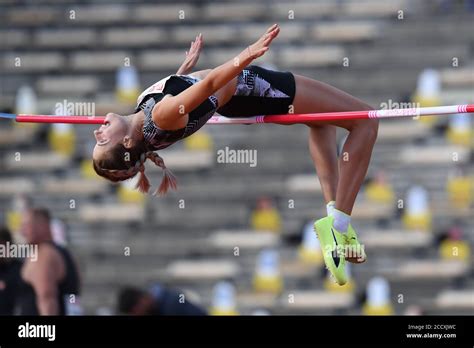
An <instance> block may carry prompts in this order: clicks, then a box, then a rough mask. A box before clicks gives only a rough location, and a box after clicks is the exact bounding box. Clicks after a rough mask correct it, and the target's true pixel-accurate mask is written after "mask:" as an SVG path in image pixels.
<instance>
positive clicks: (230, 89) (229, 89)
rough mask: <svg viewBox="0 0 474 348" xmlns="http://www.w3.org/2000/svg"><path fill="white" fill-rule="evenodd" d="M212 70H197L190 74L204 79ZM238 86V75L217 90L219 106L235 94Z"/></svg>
mask: <svg viewBox="0 0 474 348" xmlns="http://www.w3.org/2000/svg"><path fill="white" fill-rule="evenodd" d="M211 71H212V70H211V69H206V70H199V71H195V72H193V73H192V74H188V75H189V76H193V77H197V78H198V79H200V80H202V79H204V78H205V77H206V76H207V75H208V74H209V73H210V72H211ZM236 88H237V77H234V78H233V79H232V80H231V81H229V82H228V83H227V84H226V85H225V86H224V87H222V88H221V89H219V90H217V91H216V92H215V93H214V95H215V96H216V98H217V100H218V101H219V107H222V106H223V105H225V104H226V103H227V102H228V101H229V100H230V99H231V98H232V96H233V95H234V93H235V89H236Z"/></svg>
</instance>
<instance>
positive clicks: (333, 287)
mask: <svg viewBox="0 0 474 348" xmlns="http://www.w3.org/2000/svg"><path fill="white" fill-rule="evenodd" d="M324 288H325V289H326V290H327V291H330V292H353V291H354V289H355V282H354V280H353V279H349V280H348V281H347V283H346V284H344V285H342V286H341V285H338V284H336V283H335V282H334V280H333V279H331V278H330V276H329V275H328V276H327V277H326V279H324Z"/></svg>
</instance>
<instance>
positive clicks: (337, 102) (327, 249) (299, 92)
mask: <svg viewBox="0 0 474 348" xmlns="http://www.w3.org/2000/svg"><path fill="white" fill-rule="evenodd" d="M279 32H280V28H279V26H278V25H277V24H274V25H273V26H271V27H270V28H269V29H268V30H267V31H266V32H265V33H264V34H263V35H262V36H261V37H260V38H259V39H258V40H257V41H256V42H255V43H254V44H252V45H250V46H248V47H246V48H245V49H244V50H243V51H242V52H241V53H240V54H239V55H238V56H236V57H235V58H233V59H231V60H229V61H228V62H226V63H224V64H222V65H220V66H218V67H217V68H214V69H212V70H211V69H208V70H201V71H196V72H194V73H192V74H190V73H189V72H190V70H191V69H192V67H193V66H194V64H195V63H196V61H197V59H198V57H199V52H200V50H201V47H202V36H201V35H199V36H198V37H197V38H196V41H195V42H193V43H192V44H191V49H190V51H189V53H187V57H186V60H185V63H183V65H182V67H181V68H180V69H179V70H178V72H177V74H175V75H170V76H168V77H166V78H164V79H162V80H160V81H158V82H157V83H155V84H154V85H152V86H150V87H149V88H147V89H146V90H145V91H144V92H143V93H142V94H141V95H140V96H139V97H138V104H137V108H136V112H135V113H134V114H132V115H128V116H126V117H124V116H120V115H117V114H113V113H109V114H107V116H106V118H105V122H104V124H103V125H101V127H100V128H99V129H97V130H95V131H94V136H95V138H96V140H97V144H96V146H95V147H94V151H93V166H94V169H95V171H96V172H97V174H98V175H100V176H102V177H104V178H106V179H108V180H110V181H113V182H118V181H123V180H126V179H129V178H131V177H134V176H135V175H137V174H139V175H140V177H139V179H138V184H137V188H138V189H139V190H140V191H141V192H148V190H149V188H150V183H149V181H148V179H147V177H146V176H145V167H144V163H145V161H146V160H147V159H150V160H151V161H152V162H154V163H155V165H157V166H160V167H161V168H162V169H163V171H164V175H163V180H162V182H161V185H160V187H159V188H158V189H157V191H155V193H156V192H158V193H160V194H164V193H166V191H167V190H168V188H169V187H172V188H176V180H175V178H174V176H173V175H172V173H171V172H170V171H169V170H168V169H167V168H166V166H165V164H164V162H163V159H162V158H161V157H160V156H159V155H158V154H157V153H156V151H157V150H161V149H164V148H166V147H168V146H170V145H172V144H173V143H175V142H177V141H178V140H181V139H184V138H186V137H188V136H190V135H191V134H193V133H194V132H196V131H197V130H199V129H200V128H201V127H202V126H204V125H205V124H206V122H207V121H208V120H209V119H210V118H211V117H212V116H213V115H214V113H215V112H217V113H219V114H221V115H223V116H227V117H250V116H257V115H272V114H288V113H296V114H305V113H319V112H343V111H355V110H372V109H373V108H372V107H370V106H369V105H368V104H366V103H364V102H363V101H361V100H359V99H357V98H355V97H353V96H351V95H349V94H347V93H345V92H343V91H341V90H339V89H337V88H334V87H332V86H329V85H327V84H324V83H322V82H319V81H316V80H313V79H310V78H307V77H304V76H300V75H296V74H292V73H291V72H278V71H272V70H267V69H264V68H261V67H258V66H252V65H250V64H251V63H252V61H253V60H255V59H257V58H259V57H261V56H262V55H263V54H265V52H266V51H267V50H268V49H269V46H270V44H271V43H272V41H273V40H274V39H275V38H276V37H277V35H278V33H279ZM295 54H298V52H297V51H295ZM306 124H307V126H308V127H309V139H308V141H309V150H310V153H311V157H312V159H313V162H314V164H315V168H316V171H317V174H318V177H319V181H320V183H321V188H322V191H323V195H324V199H325V202H326V204H327V212H328V216H326V217H324V218H322V219H320V220H317V221H316V222H315V224H314V226H315V231H316V233H317V235H318V238H319V241H320V244H321V249H322V252H323V257H324V261H325V264H326V267H327V268H328V270H329V271H330V273H331V275H332V276H333V277H334V279H335V280H336V282H337V283H338V284H340V285H343V284H345V283H346V282H347V275H346V273H345V264H346V261H349V262H352V263H362V262H364V261H365V260H366V254H365V252H364V248H362V247H361V245H360V243H359V241H358V238H357V234H356V232H355V230H354V229H353V228H352V226H351V224H350V220H351V217H350V216H351V213H352V208H353V206H354V201H355V199H356V196H357V193H358V191H359V189H360V187H361V185H362V182H363V180H364V177H365V175H366V173H367V168H368V165H369V161H370V157H371V153H372V148H373V146H374V143H375V141H376V138H377V131H378V121H377V120H376V119H364V120H357V119H355V120H348V119H341V120H336V121H318V122H314V121H312V122H308V123H306ZM336 127H342V128H345V129H347V130H348V131H349V135H348V137H347V140H346V141H345V143H344V147H343V153H344V156H341V158H339V159H338V157H337V145H336Z"/></svg>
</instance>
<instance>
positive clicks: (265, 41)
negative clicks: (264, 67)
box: [248, 24, 280, 59]
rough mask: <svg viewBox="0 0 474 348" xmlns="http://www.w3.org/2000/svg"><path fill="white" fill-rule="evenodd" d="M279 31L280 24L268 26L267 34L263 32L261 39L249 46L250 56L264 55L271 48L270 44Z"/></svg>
mask: <svg viewBox="0 0 474 348" xmlns="http://www.w3.org/2000/svg"><path fill="white" fill-rule="evenodd" d="M279 32H280V27H279V26H278V24H273V25H272V26H271V27H270V28H268V29H267V31H266V32H265V34H263V35H262V36H261V37H260V39H258V40H257V42H255V43H254V44H253V45H250V46H249V47H248V51H249V55H250V57H251V58H252V59H256V58H258V57H261V56H263V55H264V54H265V52H266V51H268V49H269V48H270V44H271V43H272V41H273V39H274V38H276V37H277V36H278V33H279Z"/></svg>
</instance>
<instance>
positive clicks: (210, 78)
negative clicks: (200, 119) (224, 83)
mask: <svg viewBox="0 0 474 348" xmlns="http://www.w3.org/2000/svg"><path fill="white" fill-rule="evenodd" d="M202 83H203V88H204V89H205V91H206V93H207V94H209V95H211V94H213V93H215V92H216V91H217V90H218V89H219V88H221V86H220V83H219V80H218V76H216V74H214V71H211V72H210V73H209V75H207V76H206V78H204V79H203V80H202Z"/></svg>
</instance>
